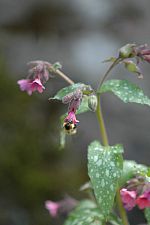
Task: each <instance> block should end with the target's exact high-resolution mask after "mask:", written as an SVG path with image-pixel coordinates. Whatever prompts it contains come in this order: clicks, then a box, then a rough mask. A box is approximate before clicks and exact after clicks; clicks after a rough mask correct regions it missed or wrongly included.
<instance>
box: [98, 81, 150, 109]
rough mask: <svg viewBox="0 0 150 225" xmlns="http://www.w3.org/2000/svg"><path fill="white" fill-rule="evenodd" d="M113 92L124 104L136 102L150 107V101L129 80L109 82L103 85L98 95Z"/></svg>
mask: <svg viewBox="0 0 150 225" xmlns="http://www.w3.org/2000/svg"><path fill="white" fill-rule="evenodd" d="M104 92H113V93H114V94H115V95H116V96H117V97H118V98H120V99H121V100H122V101H123V102H125V103H128V102H134V103H140V104H145V105H149V106H150V99H149V98H148V97H147V96H146V95H144V93H143V91H142V90H141V89H140V88H139V87H138V86H137V85H135V84H132V83H130V82H129V81H127V80H108V81H106V82H104V83H103V85H102V86H101V88H100V90H98V93H104Z"/></svg>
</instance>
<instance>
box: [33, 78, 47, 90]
mask: <svg viewBox="0 0 150 225" xmlns="http://www.w3.org/2000/svg"><path fill="white" fill-rule="evenodd" d="M31 89H32V92H34V91H38V92H39V93H42V92H43V89H45V87H44V86H43V84H42V83H41V80H40V79H39V78H36V79H35V80H33V81H32V83H31Z"/></svg>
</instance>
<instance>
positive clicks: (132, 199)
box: [120, 188, 137, 210]
mask: <svg viewBox="0 0 150 225" xmlns="http://www.w3.org/2000/svg"><path fill="white" fill-rule="evenodd" d="M120 195H121V199H122V202H123V204H124V207H125V209H127V210H131V209H133V207H134V206H135V205H136V195H137V193H136V191H128V190H127V189H126V188H123V189H121V190H120Z"/></svg>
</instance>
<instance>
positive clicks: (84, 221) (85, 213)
mask: <svg viewBox="0 0 150 225" xmlns="http://www.w3.org/2000/svg"><path fill="white" fill-rule="evenodd" d="M103 220H104V216H103V215H102V214H101V213H100V211H99V209H98V208H97V206H96V204H95V203H94V202H92V201H90V200H84V201H81V202H80V203H79V205H78V206H77V207H76V208H75V209H74V210H73V211H72V212H71V213H70V214H69V217H68V219H67V220H66V222H65V223H64V225H91V224H93V225H102V224H103V223H102V221H103Z"/></svg>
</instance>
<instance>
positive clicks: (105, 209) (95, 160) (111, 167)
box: [88, 141, 123, 218]
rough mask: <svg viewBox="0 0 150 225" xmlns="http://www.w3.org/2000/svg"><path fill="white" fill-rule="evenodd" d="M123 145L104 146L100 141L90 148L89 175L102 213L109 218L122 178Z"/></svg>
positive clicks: (93, 143)
mask: <svg viewBox="0 0 150 225" xmlns="http://www.w3.org/2000/svg"><path fill="white" fill-rule="evenodd" d="M120 152H123V147H122V146H121V145H116V146H102V145H100V143H99V142H98V141H94V142H92V143H91V144H90V145H89V147H88V174H89V177H90V180H91V183H92V186H93V189H94V193H95V197H96V200H97V203H98V205H99V207H100V211H101V212H102V214H103V215H104V216H105V217H106V218H107V217H108V215H109V213H110V211H111V209H112V207H113V203H114V197H115V194H116V189H117V186H118V181H119V179H120V177H121V173H122V167H123V159H122V155H121V153H120Z"/></svg>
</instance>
